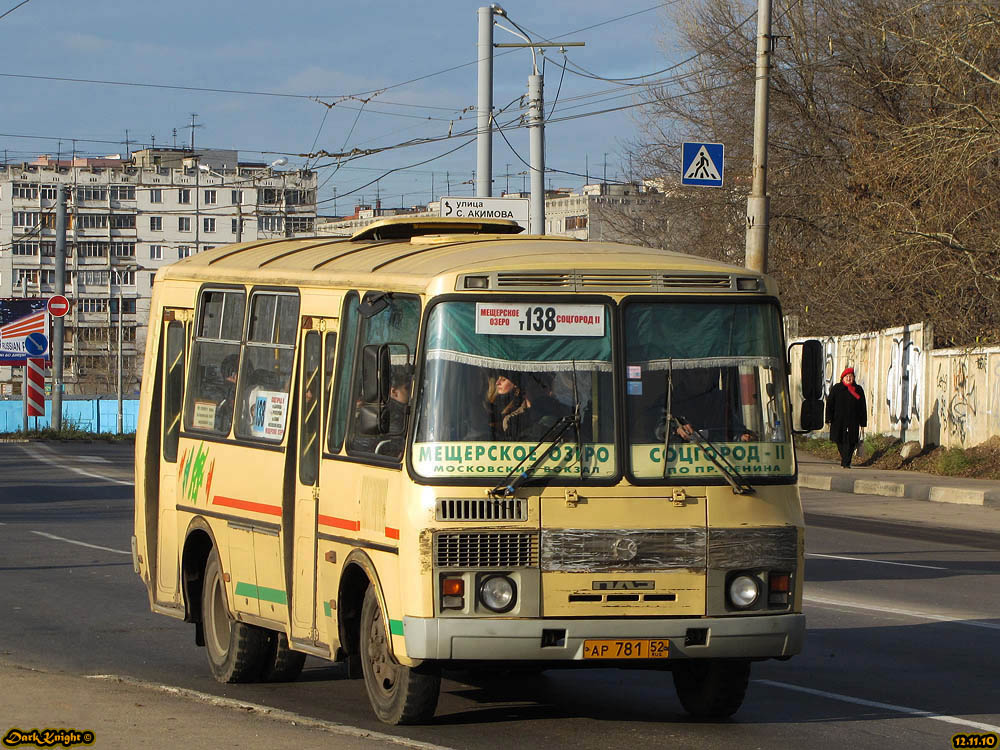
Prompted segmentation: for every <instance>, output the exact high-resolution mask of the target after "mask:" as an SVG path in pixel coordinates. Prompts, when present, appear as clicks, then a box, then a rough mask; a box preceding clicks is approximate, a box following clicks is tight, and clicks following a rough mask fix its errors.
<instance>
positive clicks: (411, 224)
mask: <svg viewBox="0 0 1000 750" xmlns="http://www.w3.org/2000/svg"><path fill="white" fill-rule="evenodd" d="M522 231H524V227H522V226H521V225H520V224H518V223H517V222H516V221H511V220H510V219H458V218H454V217H451V218H448V217H437V216H407V217H402V216H394V217H392V218H388V219H379V220H378V221H376V222H373V223H371V224H369V225H368V226H366V227H365V228H364V229H361V230H359V231H357V232H355V233H354V234H353V235H352V236H351V240H352V241H353V240H408V239H411V238H413V237H418V236H420V235H424V234H517V233H518V232H522Z"/></svg>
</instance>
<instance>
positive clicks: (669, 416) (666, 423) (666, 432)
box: [654, 359, 674, 479]
mask: <svg viewBox="0 0 1000 750" xmlns="http://www.w3.org/2000/svg"><path fill="white" fill-rule="evenodd" d="M666 390H667V394H666V399H665V404H664V406H666V408H665V409H664V412H663V413H664V420H663V478H664V479H666V478H667V475H668V474H669V473H670V472H669V469H668V467H667V453H669V452H670V433H671V432H673V430H671V429H670V422H671V421H672V420H673V418H674V415H673V411H672V409H671V406H672V404H673V399H674V380H673V360H672V359H668V360H667V389H666ZM654 437H655V436H654Z"/></svg>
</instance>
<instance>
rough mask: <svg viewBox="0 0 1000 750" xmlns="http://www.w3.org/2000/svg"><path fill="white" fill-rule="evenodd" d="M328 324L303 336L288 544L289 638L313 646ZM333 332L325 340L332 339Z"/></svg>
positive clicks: (319, 322)
mask: <svg viewBox="0 0 1000 750" xmlns="http://www.w3.org/2000/svg"><path fill="white" fill-rule="evenodd" d="M326 324H327V321H325V320H317V319H316V318H313V319H312V323H311V325H312V326H314V327H315V328H317V329H318V330H304V331H303V332H302V347H301V349H300V351H301V357H302V361H301V367H299V377H300V378H301V382H300V383H299V389H298V398H299V408H298V415H299V424H298V432H299V436H298V442H297V450H298V460H297V471H296V480H295V515H294V521H293V523H294V529H293V542H292V581H291V590H292V602H291V606H292V612H291V618H290V619H291V637H292V638H294V639H297V640H304V641H309V642H316V641H317V640H318V638H319V635H318V633H317V631H316V566H317V564H318V563H317V559H316V555H317V549H316V524H317V506H318V503H319V457H320V447H321V446H320V435H321V426H322V414H323V408H325V407H324V406H323V403H324V401H325V400H326V397H325V394H324V392H323V391H324V390H325V389H324V388H323V367H322V364H323V356H322V347H323V341H322V338H323V331H324V330H325V329H326ZM336 336H337V334H336V333H333V332H331V333H327V334H326V338H327V339H329V340H334V341H335V340H336Z"/></svg>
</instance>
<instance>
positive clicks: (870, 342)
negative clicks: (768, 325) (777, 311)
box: [792, 323, 1000, 447]
mask: <svg viewBox="0 0 1000 750" xmlns="http://www.w3.org/2000/svg"><path fill="white" fill-rule="evenodd" d="M804 340H805V338H803V337H799V338H796V339H792V343H795V342H797V341H804ZM820 340H821V341H822V342H823V353H824V357H825V360H826V369H825V374H824V384H823V391H824V396H825V395H826V394H827V393H829V391H830V388H831V387H832V386H833V385H834V384H835V383H837V382H838V381H839V380H840V373H841V372H843V370H844V368H845V367H853V368H854V370H855V374H856V377H857V380H858V382H859V383H860V384H861V385H862V387H863V388H864V389H865V395H866V397H867V400H868V429H869V431H872V432H878V433H882V434H887V435H893V436H895V437H898V438H900V439H902V440H917V441H919V442H920V443H921V444H922V445H924V444H927V443H934V444H937V445H945V446H957V447H969V446H973V445H978V444H979V443H982V442H984V441H986V440H988V439H989V438H990V437H992V436H994V435H1000V347H993V348H981V349H933V348H932V343H933V335H932V332H931V330H930V327H929V326H926V325H923V324H919V323H918V324H916V325H908V326H900V327H897V328H887V329H884V330H881V331H870V332H866V333H858V334H851V335H846V336H830V337H826V338H821V339H820ZM799 351H800V350H799V349H798V348H793V349H792V359H793V362H792V393H793V394H801V388H800V386H799V383H798V372H799V367H798V354H799Z"/></svg>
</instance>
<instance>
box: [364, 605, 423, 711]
mask: <svg viewBox="0 0 1000 750" xmlns="http://www.w3.org/2000/svg"><path fill="white" fill-rule="evenodd" d="M360 646H361V669H362V671H363V672H364V676H365V688H366V689H367V691H368V699H369V701H371V704H372V708H373V709H374V710H375V715H376V716H377V717H378V718H379V720H380V721H383V722H385V723H386V724H416V723H420V722H423V721H427V720H428V719H430V718H431V717H432V716H434V709H435V708H436V707H437V701H438V694H439V693H440V691H441V673H440V672H439V671H438V670H436V669H432V668H429V667H416V668H414V667H404V666H403V665H402V664H399V663H398V662H397V661H396V660H395V659H394V658H393V657H392V651H391V649H390V647H389V635H388V631H387V630H386V627H385V622H384V619H383V617H382V609H381V607H379V604H378V599H377V598H376V596H375V590H374V589H373V588H372V587H371V586H369V587H368V590H367V591H366V592H365V601H364V604H363V606H362V607H361V644H360Z"/></svg>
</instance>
